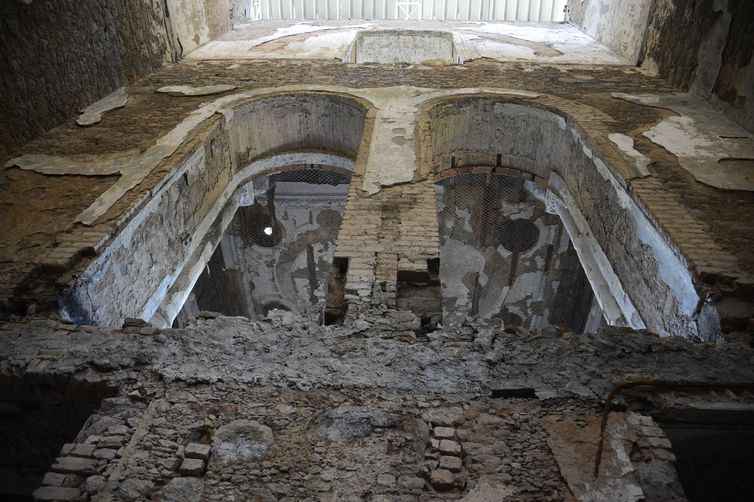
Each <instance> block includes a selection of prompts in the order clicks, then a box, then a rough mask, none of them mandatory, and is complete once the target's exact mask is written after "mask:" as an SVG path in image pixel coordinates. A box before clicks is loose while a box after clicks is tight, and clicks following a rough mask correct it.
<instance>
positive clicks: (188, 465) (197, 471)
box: [180, 458, 204, 476]
mask: <svg viewBox="0 0 754 502" xmlns="http://www.w3.org/2000/svg"><path fill="white" fill-rule="evenodd" d="M180 471H181V474H183V475H185V476H201V475H202V474H204V460H202V459H199V458H187V459H185V460H184V461H183V463H182V464H181V468H180Z"/></svg>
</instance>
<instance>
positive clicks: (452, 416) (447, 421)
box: [422, 407, 465, 426]
mask: <svg viewBox="0 0 754 502" xmlns="http://www.w3.org/2000/svg"><path fill="white" fill-rule="evenodd" d="M422 418H423V419H424V420H425V421H426V422H429V423H431V424H434V425H446V426H451V425H458V424H461V423H463V421H464V419H465V417H464V415H463V409H462V408H460V407H452V408H440V409H436V410H429V411H428V412H426V413H425V414H424V415H422Z"/></svg>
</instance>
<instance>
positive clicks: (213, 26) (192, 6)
mask: <svg viewBox="0 0 754 502" xmlns="http://www.w3.org/2000/svg"><path fill="white" fill-rule="evenodd" d="M165 3H166V5H167V8H168V12H169V13H170V23H171V28H172V31H171V33H172V36H173V40H174V45H175V49H176V51H177V55H178V57H179V58H182V57H183V56H185V55H187V54H188V53H190V52H191V51H193V50H194V49H196V48H197V47H199V46H201V45H204V44H206V43H207V42H209V41H210V40H213V39H215V38H217V37H218V36H219V35H222V34H223V33H225V32H227V31H230V30H231V29H232V26H231V20H230V15H231V6H230V0H167V1H166V2H165Z"/></svg>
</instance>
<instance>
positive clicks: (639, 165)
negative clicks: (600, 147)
mask: <svg viewBox="0 0 754 502" xmlns="http://www.w3.org/2000/svg"><path fill="white" fill-rule="evenodd" d="M608 138H609V139H610V141H612V142H613V143H615V145H616V146H617V147H618V148H620V150H621V151H622V152H623V153H624V154H626V155H627V156H628V157H630V158H631V159H632V160H633V161H634V167H635V168H636V172H637V174H638V175H639V176H649V174H650V173H649V164H651V163H652V161H651V160H650V159H649V157H647V156H646V155H644V154H643V153H641V152H640V151H638V150H637V149H636V148H635V147H634V139H633V138H632V137H631V136H627V135H625V134H620V133H613V134H610V135H609V136H608Z"/></svg>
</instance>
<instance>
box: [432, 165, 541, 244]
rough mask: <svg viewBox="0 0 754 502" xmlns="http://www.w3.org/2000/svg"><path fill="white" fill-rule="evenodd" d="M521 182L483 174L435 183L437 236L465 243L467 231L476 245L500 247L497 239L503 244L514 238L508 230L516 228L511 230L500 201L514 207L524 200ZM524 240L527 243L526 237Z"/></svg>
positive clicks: (515, 178) (520, 179)
mask: <svg viewBox="0 0 754 502" xmlns="http://www.w3.org/2000/svg"><path fill="white" fill-rule="evenodd" d="M523 182H524V180H523V179H522V178H520V177H515V176H497V175H495V176H493V175H486V174H463V175H460V176H455V177H452V178H448V179H445V180H442V181H439V182H438V184H439V185H440V186H442V187H443V190H442V199H443V200H442V204H441V207H442V209H441V211H440V214H439V219H440V223H441V227H442V231H441V233H442V234H443V235H444V236H446V237H448V238H451V239H456V240H461V241H468V240H469V238H470V237H469V232H471V240H472V241H475V243H476V244H477V245H479V246H490V245H497V244H501V239H504V240H506V241H507V242H510V240H511V239H516V235H511V230H518V229H519V228H518V227H515V228H514V227H511V225H510V221H511V220H509V219H508V218H506V217H505V215H504V214H503V213H502V211H501V209H502V206H503V203H504V202H507V203H512V204H515V203H518V202H521V201H523V200H524V189H523ZM516 233H517V232H516ZM526 237H527V238H526V239H525V240H526V241H527V242H530V241H531V238H530V237H528V234H527V235H526ZM521 245H523V243H522V244H521ZM514 246H515V245H514ZM519 247H520V246H519Z"/></svg>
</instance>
